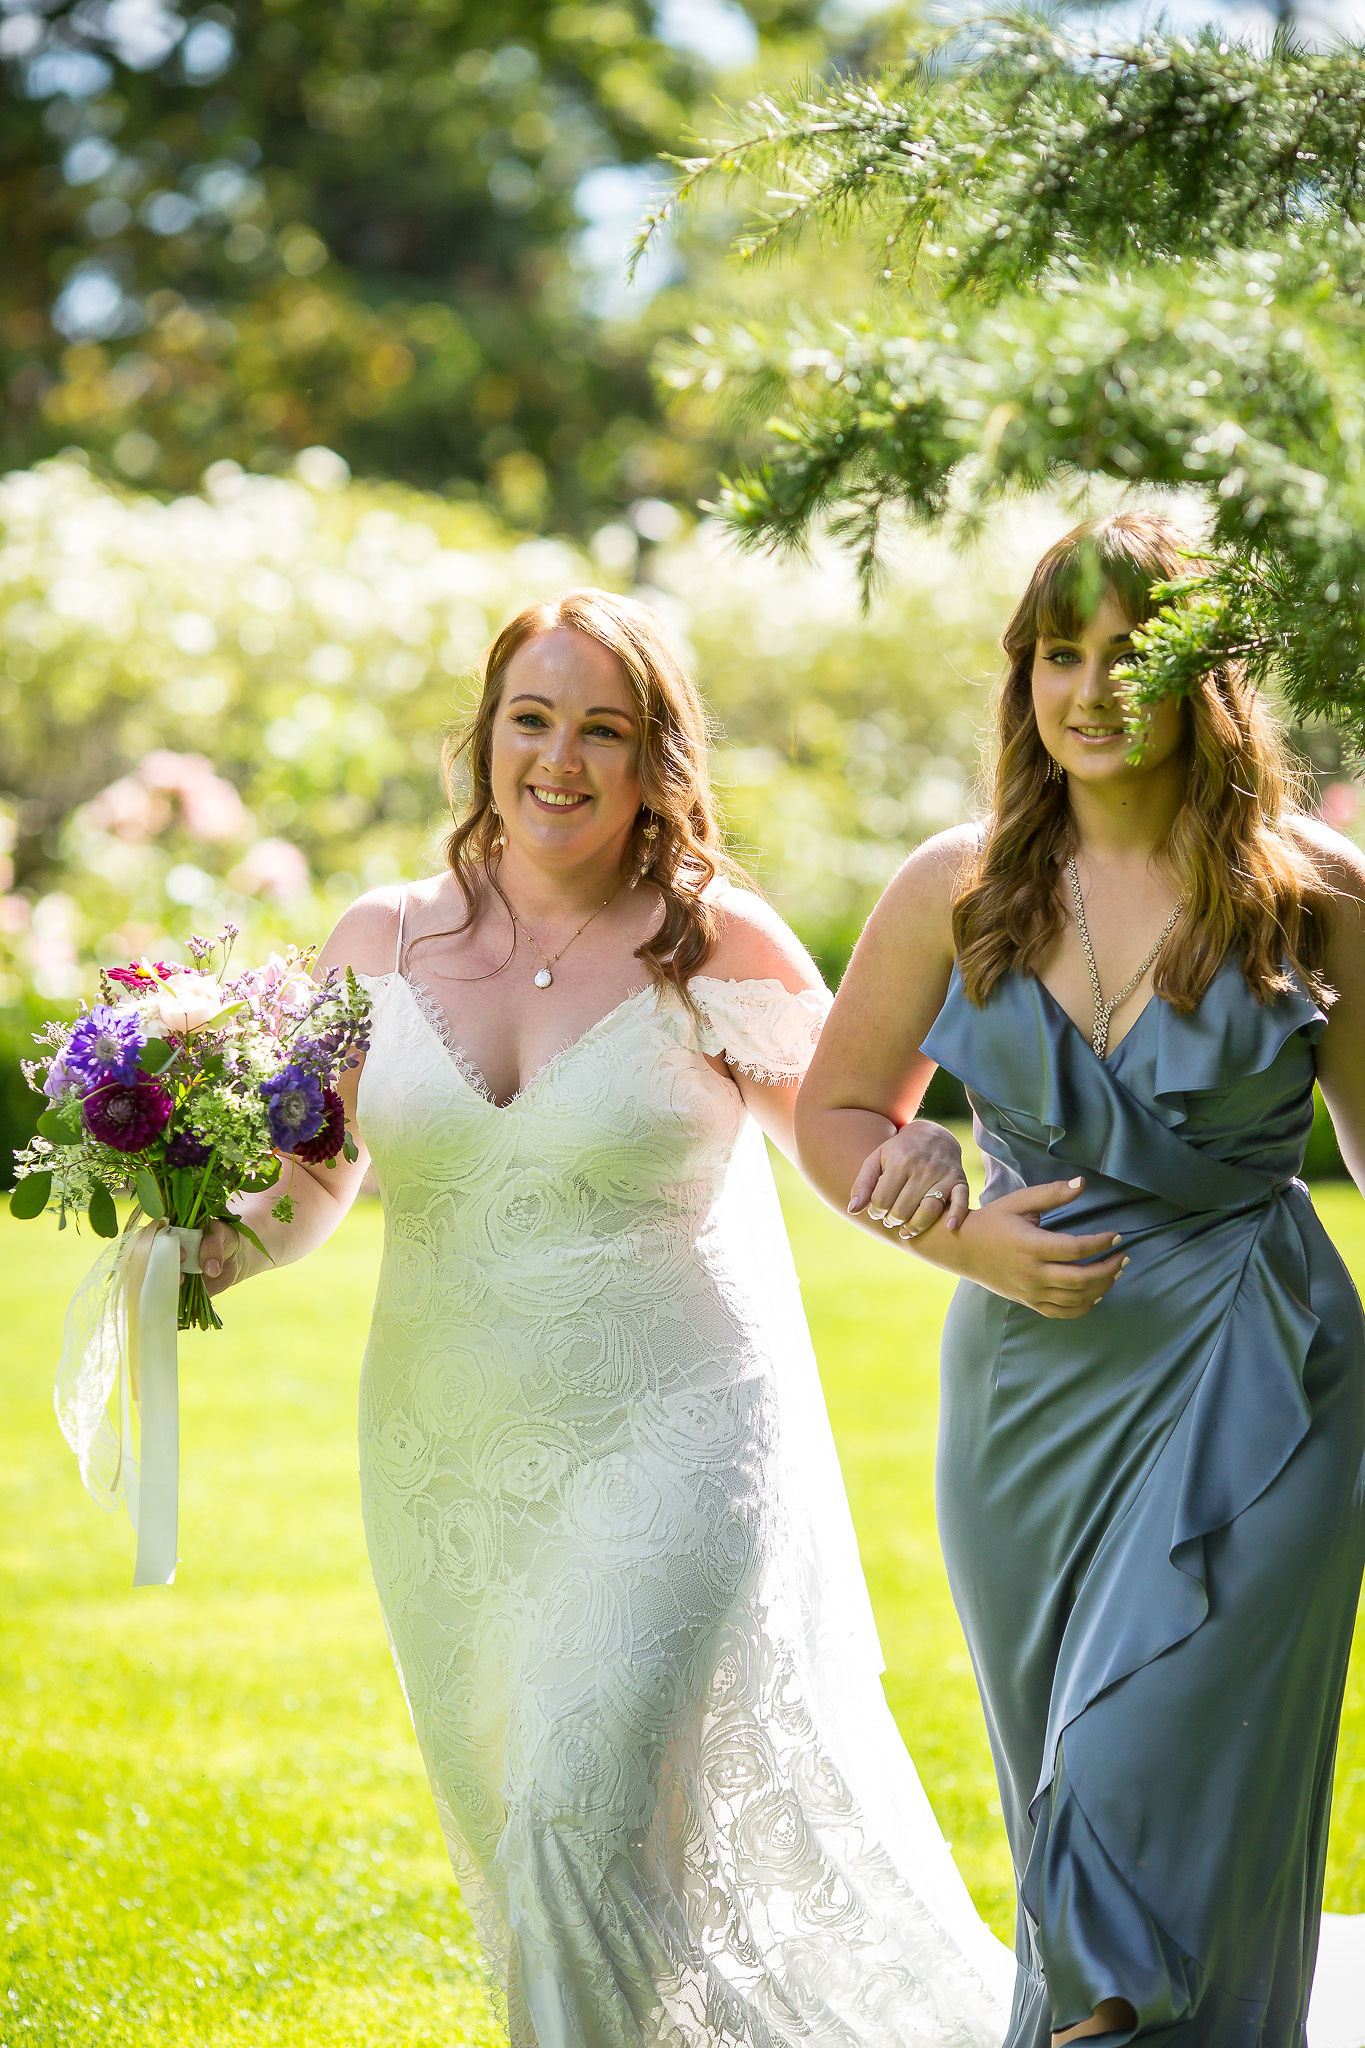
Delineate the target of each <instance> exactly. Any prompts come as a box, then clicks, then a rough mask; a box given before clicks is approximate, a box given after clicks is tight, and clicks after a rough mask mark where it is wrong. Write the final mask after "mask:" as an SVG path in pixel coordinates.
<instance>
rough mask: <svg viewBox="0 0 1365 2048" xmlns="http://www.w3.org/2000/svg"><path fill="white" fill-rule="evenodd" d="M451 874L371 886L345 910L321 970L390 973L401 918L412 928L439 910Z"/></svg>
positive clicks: (321, 959)
mask: <svg viewBox="0 0 1365 2048" xmlns="http://www.w3.org/2000/svg"><path fill="white" fill-rule="evenodd" d="M449 880H450V877H449V876H448V875H432V876H428V877H427V878H426V879H425V880H423V881H420V882H386V883H385V884H384V886H383V888H381V889H369V890H367V891H366V893H365V894H364V895H363V896H357V898H356V900H355V902H354V903H352V904H349V905H348V906H347V908H346V909H345V910H343V911H342V913H341V916H340V917H339V918H338V919H337V921H336V924H335V926H334V928H333V930H332V934H331V937H330V938H329V939H328V941H327V943H326V945H325V946H324V947H323V949H322V951H321V953H320V954H319V955H318V963H317V964H318V972H319V973H324V974H325V973H326V971H327V969H328V968H329V967H352V968H354V969H355V971H356V973H357V974H388V973H389V972H390V970H391V969H392V967H393V965H394V957H395V954H396V952H397V949H398V925H399V919H400V917H402V916H403V915H404V910H403V905H404V901H405V900H406V903H407V912H406V923H407V927H408V929H409V930H411V929H412V928H413V926H414V923H416V924H420V923H421V922H422V921H423V920H424V918H426V917H428V916H429V914H430V913H431V912H433V911H436V910H439V908H440V907H441V903H442V900H443V896H444V893H445V885H446V884H447V883H448V882H449Z"/></svg>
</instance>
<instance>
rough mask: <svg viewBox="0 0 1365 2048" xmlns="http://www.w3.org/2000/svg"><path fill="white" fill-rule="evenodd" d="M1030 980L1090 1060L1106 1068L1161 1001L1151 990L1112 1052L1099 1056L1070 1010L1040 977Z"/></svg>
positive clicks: (1112, 1062)
mask: <svg viewBox="0 0 1365 2048" xmlns="http://www.w3.org/2000/svg"><path fill="white" fill-rule="evenodd" d="M1031 978H1032V979H1033V980H1034V981H1036V982H1037V984H1038V986H1039V988H1040V989H1041V990H1042V991H1043V994H1044V995H1045V996H1046V997H1047V999H1048V1001H1049V1002H1050V1003H1051V1005H1052V1007H1053V1009H1054V1010H1055V1011H1056V1012H1057V1015H1058V1016H1059V1017H1061V1018H1062V1019H1064V1021H1065V1022H1066V1023H1067V1024H1069V1025H1070V1026H1071V1029H1072V1030H1073V1031H1074V1032H1075V1034H1076V1036H1077V1038H1079V1039H1080V1041H1081V1043H1082V1044H1083V1045H1085V1046H1088V1047H1089V1049H1090V1056H1091V1058H1092V1059H1096V1060H1098V1061H1099V1063H1100V1065H1101V1066H1102V1067H1106V1068H1112V1067H1113V1064H1114V1061H1115V1060H1116V1059H1117V1058H1118V1056H1119V1054H1120V1053H1121V1052H1122V1051H1123V1048H1124V1046H1125V1045H1127V1043H1128V1041H1129V1039H1130V1038H1131V1037H1132V1035H1133V1033H1134V1032H1135V1031H1136V1030H1138V1029H1139V1027H1140V1026H1141V1024H1142V1021H1143V1019H1144V1017H1145V1016H1146V1015H1147V1012H1148V1011H1149V1010H1150V1009H1152V1008H1154V1006H1155V1005H1156V1004H1157V1003H1159V1002H1160V1001H1161V997H1160V996H1159V995H1158V994H1157V991H1156V990H1155V989H1153V990H1152V992H1151V994H1150V995H1149V996H1148V998H1147V1000H1146V1002H1145V1003H1144V1004H1143V1006H1142V1008H1141V1009H1140V1010H1139V1011H1138V1013H1137V1015H1136V1017H1134V1019H1133V1021H1132V1023H1131V1024H1130V1025H1129V1026H1128V1029H1127V1030H1126V1031H1125V1032H1124V1034H1123V1036H1122V1038H1121V1039H1120V1040H1119V1042H1118V1044H1117V1045H1116V1046H1115V1047H1114V1050H1113V1051H1112V1052H1106V1053H1103V1054H1101V1053H1097V1052H1096V1051H1095V1048H1094V1045H1093V1044H1092V1043H1091V1040H1090V1037H1089V1034H1088V1033H1087V1032H1086V1030H1085V1027H1084V1026H1083V1025H1081V1024H1078V1023H1077V1022H1076V1019H1075V1018H1074V1017H1073V1016H1072V1014H1071V1012H1070V1010H1068V1009H1067V1007H1066V1005H1065V1004H1064V1003H1062V1002H1059V1001H1058V999H1057V997H1056V996H1054V995H1053V993H1052V990H1051V989H1050V988H1049V987H1048V985H1047V983H1046V982H1045V981H1044V980H1043V979H1042V977H1041V975H1037V974H1035V975H1033V976H1032V977H1031Z"/></svg>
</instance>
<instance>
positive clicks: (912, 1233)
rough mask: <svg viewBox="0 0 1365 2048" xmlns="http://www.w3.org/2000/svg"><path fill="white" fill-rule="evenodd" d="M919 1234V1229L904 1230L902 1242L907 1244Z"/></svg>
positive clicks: (901, 1237)
mask: <svg viewBox="0 0 1365 2048" xmlns="http://www.w3.org/2000/svg"><path fill="white" fill-rule="evenodd" d="M918 1236H919V1232H918V1231H917V1230H903V1231H902V1232H901V1234H900V1239H901V1243H902V1244H906V1243H908V1242H909V1240H910V1239H911V1238H912V1237H918Z"/></svg>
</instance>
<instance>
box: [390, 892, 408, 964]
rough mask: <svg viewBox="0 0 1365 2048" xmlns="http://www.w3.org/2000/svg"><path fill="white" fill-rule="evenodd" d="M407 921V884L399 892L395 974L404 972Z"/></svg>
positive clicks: (394, 951)
mask: <svg viewBox="0 0 1365 2048" xmlns="http://www.w3.org/2000/svg"><path fill="white" fill-rule="evenodd" d="M407 921H408V892H407V887H406V885H404V887H403V888H402V889H400V890H399V892H398V938H397V940H396V942H395V944H394V949H393V971H394V973H395V974H401V973H402V972H403V927H404V926H405V925H406V923H407Z"/></svg>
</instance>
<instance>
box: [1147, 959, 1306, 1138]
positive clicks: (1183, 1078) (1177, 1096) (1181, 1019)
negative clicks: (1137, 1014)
mask: <svg viewBox="0 0 1365 2048" xmlns="http://www.w3.org/2000/svg"><path fill="white" fill-rule="evenodd" d="M1246 997H1247V986H1246V980H1245V978H1244V976H1243V974H1242V970H1241V968H1240V967H1239V966H1238V965H1237V963H1236V961H1235V960H1225V961H1224V962H1223V965H1222V966H1221V967H1220V968H1219V970H1218V972H1217V974H1215V976H1214V977H1213V980H1212V981H1211V982H1210V983H1209V986H1208V988H1207V989H1206V990H1205V992H1204V995H1203V998H1202V1000H1201V1001H1200V1004H1199V1007H1198V1009H1196V1010H1193V1011H1191V1012H1190V1013H1189V1014H1188V1015H1186V1016H1181V1015H1179V1014H1178V1012H1176V1011H1175V1010H1173V1009H1172V1008H1171V1006H1170V1004H1169V1003H1165V1002H1162V1001H1161V1000H1160V999H1159V998H1154V999H1153V1002H1154V1008H1155V1012H1156V1014H1155V1022H1154V1029H1155V1033H1156V1043H1155V1047H1154V1051H1153V1058H1152V1094H1153V1096H1154V1097H1155V1098H1156V1100H1157V1101H1159V1102H1164V1103H1169V1104H1171V1105H1173V1106H1174V1107H1175V1109H1176V1111H1177V1115H1176V1121H1177V1122H1183V1121H1184V1113H1183V1109H1182V1108H1181V1104H1182V1102H1183V1099H1184V1097H1186V1096H1187V1095H1202V1094H1207V1093H1210V1092H1211V1091H1213V1090H1215V1089H1223V1088H1227V1087H1229V1086H1230V1085H1231V1084H1232V1083H1233V1082H1243V1081H1249V1080H1251V1079H1252V1078H1253V1077H1254V1076H1255V1075H1257V1074H1263V1073H1264V1072H1265V1071H1266V1069H1267V1067H1269V1066H1271V1065H1273V1063H1274V1061H1275V1060H1276V1059H1277V1058H1278V1057H1279V1054H1280V1052H1281V1051H1282V1050H1283V1048H1284V1047H1285V1045H1287V1044H1288V1042H1289V1040H1290V1039H1291V1038H1293V1037H1294V1035H1295V1033H1296V1032H1300V1031H1301V1032H1302V1033H1303V1034H1304V1036H1305V1038H1306V1039H1307V1040H1308V1042H1309V1043H1310V1044H1313V1045H1315V1044H1316V1043H1317V1041H1318V1039H1320V1038H1321V1036H1322V1034H1323V1032H1324V1031H1325V1030H1326V1028H1327V1013H1326V1011H1325V1010H1323V1009H1322V1008H1321V1006H1320V1005H1319V1004H1318V1003H1316V1002H1315V1001H1314V1000H1313V998H1312V997H1311V996H1310V995H1308V994H1307V993H1306V991H1305V990H1304V989H1303V988H1302V987H1299V986H1296V987H1294V988H1293V989H1287V990H1286V991H1285V992H1284V993H1283V994H1282V995H1278V996H1276V997H1275V998H1274V999H1273V1001H1271V1002H1268V1003H1258V1002H1248V1001H1247V1000H1246Z"/></svg>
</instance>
